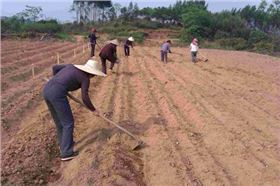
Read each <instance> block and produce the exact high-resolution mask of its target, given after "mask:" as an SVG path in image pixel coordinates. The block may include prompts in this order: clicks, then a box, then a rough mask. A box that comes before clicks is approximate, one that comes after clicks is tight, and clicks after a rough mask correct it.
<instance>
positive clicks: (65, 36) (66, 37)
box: [54, 32, 75, 42]
mask: <svg viewBox="0 0 280 186" xmlns="http://www.w3.org/2000/svg"><path fill="white" fill-rule="evenodd" d="M54 36H55V37H56V38H58V39H61V40H65V41H72V42H73V41H75V39H74V38H73V37H72V36H70V35H69V34H67V33H65V32H59V33H56V34H55V35H54Z"/></svg>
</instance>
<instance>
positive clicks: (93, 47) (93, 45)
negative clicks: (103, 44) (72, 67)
mask: <svg viewBox="0 0 280 186" xmlns="http://www.w3.org/2000/svg"><path fill="white" fill-rule="evenodd" d="M90 45H91V53H90V57H93V56H94V52H95V44H90Z"/></svg>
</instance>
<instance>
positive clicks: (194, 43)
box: [190, 38, 198, 63]
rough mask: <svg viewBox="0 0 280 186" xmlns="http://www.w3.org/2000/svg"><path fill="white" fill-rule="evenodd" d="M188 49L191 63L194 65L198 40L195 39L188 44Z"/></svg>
mask: <svg viewBox="0 0 280 186" xmlns="http://www.w3.org/2000/svg"><path fill="white" fill-rule="evenodd" d="M190 49H191V56H192V62H193V63H196V62H197V52H198V40H197V39H196V38H194V39H193V40H192V43H191V44H190Z"/></svg>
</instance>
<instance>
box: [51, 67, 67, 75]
mask: <svg viewBox="0 0 280 186" xmlns="http://www.w3.org/2000/svg"><path fill="white" fill-rule="evenodd" d="M64 67H66V65H54V66H53V67H52V70H53V75H55V74H57V73H58V72H59V71H60V70H61V69H63V68H64Z"/></svg>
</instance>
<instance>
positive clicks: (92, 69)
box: [74, 59, 107, 77]
mask: <svg viewBox="0 0 280 186" xmlns="http://www.w3.org/2000/svg"><path fill="white" fill-rule="evenodd" d="M74 66H75V67H76V68H78V69H80V70H82V71H84V72H87V73H89V74H94V75H97V76H104V77H105V76H107V75H106V74H104V73H103V72H101V71H100V70H99V68H98V63H97V61H94V60H91V59H90V60H88V61H87V63H86V64H85V65H74Z"/></svg>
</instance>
